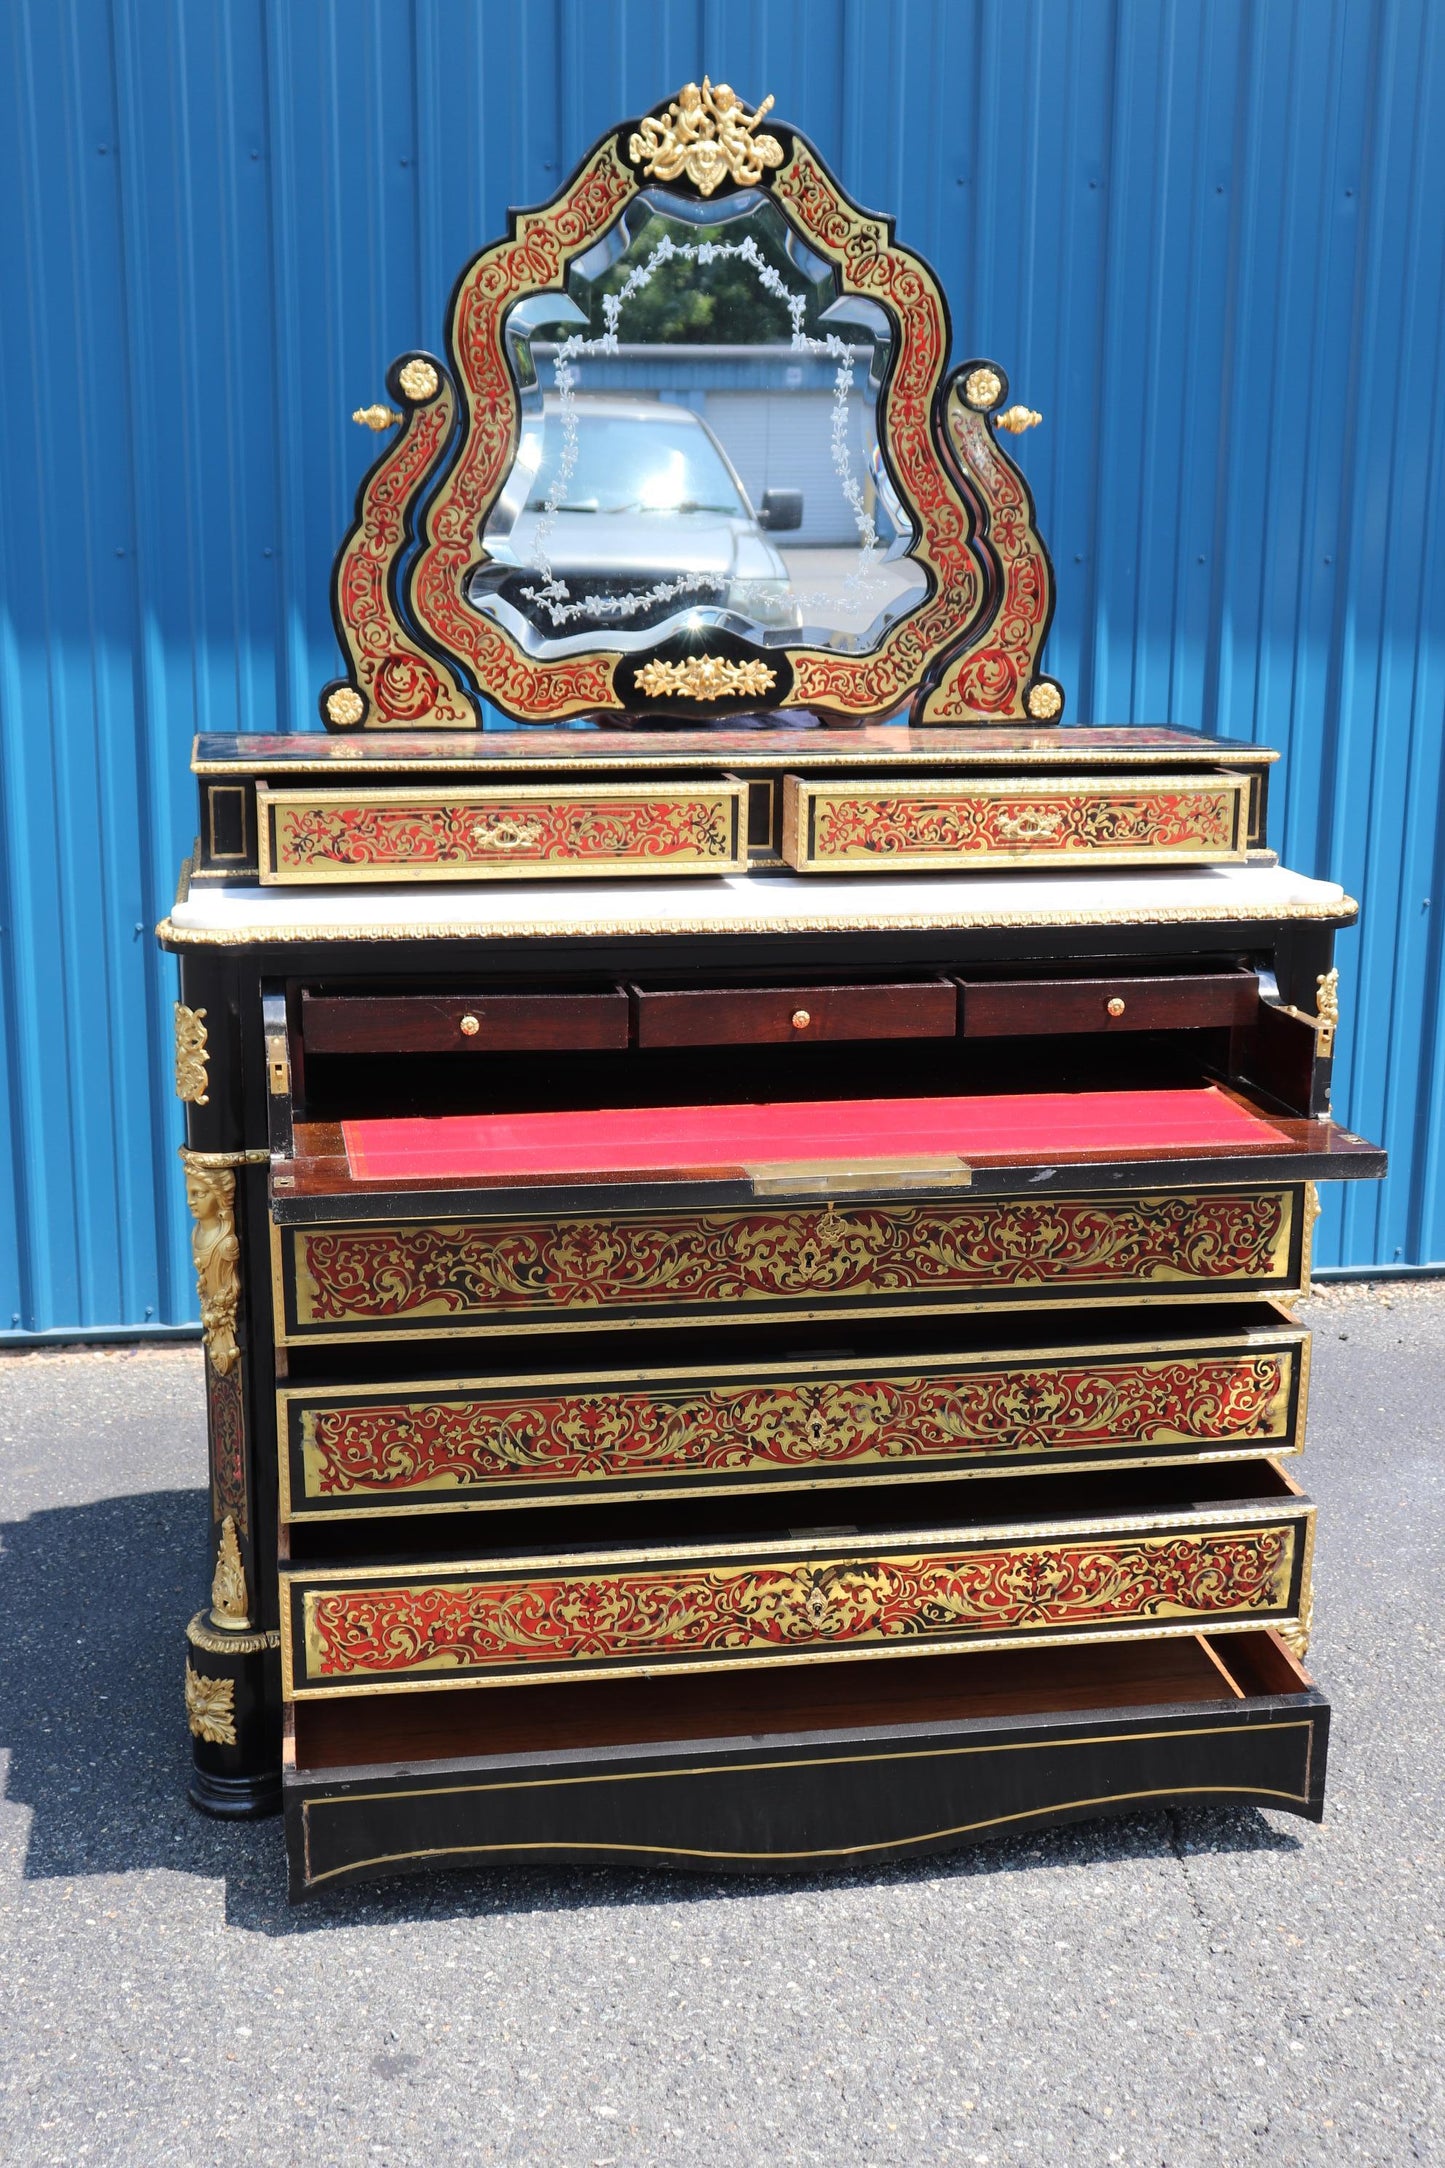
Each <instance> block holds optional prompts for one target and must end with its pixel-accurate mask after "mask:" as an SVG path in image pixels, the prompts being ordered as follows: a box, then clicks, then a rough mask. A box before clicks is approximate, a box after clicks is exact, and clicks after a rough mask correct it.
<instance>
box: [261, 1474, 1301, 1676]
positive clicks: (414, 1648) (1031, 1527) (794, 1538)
mask: <svg viewBox="0 0 1445 2168" xmlns="http://www.w3.org/2000/svg"><path fill="white" fill-rule="evenodd" d="M990 1492H991V1495H990V1496H989V1497H988V1498H987V1501H986V1507H987V1510H985V1509H984V1508H983V1507H977V1508H975V1509H974V1510H973V1511H965V1510H964V1508H963V1506H962V1504H961V1502H960V1500H961V1494H960V1492H959V1490H958V1489H957V1487H956V1486H949V1485H929V1486H919V1487H918V1488H917V1489H915V1490H909V1491H906V1492H880V1493H877V1494H876V1495H875V1494H869V1495H868V1496H867V1498H866V1499H864V1500H863V1501H861V1502H860V1501H858V1500H855V1501H854V1502H853V1507H852V1510H853V1512H854V1513H855V1515H856V1517H857V1522H858V1524H859V1525H854V1526H851V1527H844V1528H840V1527H828V1528H817V1529H808V1528H794V1529H787V1528H783V1529H780V1528H779V1526H778V1509H777V1506H776V1504H775V1503H774V1502H773V1501H771V1500H769V1499H766V1498H765V1499H762V1500H760V1501H758V1500H750V1499H746V1498H744V1499H733V1500H726V1501H724V1500H719V1501H717V1502H715V1504H714V1505H713V1506H712V1507H711V1508H710V1509H709V1510H708V1511H707V1512H706V1513H704V1512H702V1511H697V1512H695V1513H694V1514H692V1515H691V1516H689V1518H688V1519H687V1520H686V1521H685V1522H684V1521H680V1520H679V1519H678V1518H677V1517H676V1516H669V1515H665V1514H664V1515H661V1516H654V1517H651V1518H648V1519H641V1518H639V1519H637V1520H636V1521H635V1522H634V1524H633V1525H634V1526H635V1528H636V1535H635V1537H634V1539H633V1540H632V1541H630V1542H627V1543H625V1544H623V1545H621V1546H619V1547H617V1548H612V1549H607V1548H599V1549H593V1548H590V1547H580V1546H579V1547H575V1548H561V1549H559V1548H557V1547H556V1546H555V1545H553V1546H551V1547H549V1549H548V1550H547V1551H546V1552H545V1553H543V1554H540V1555H538V1554H529V1553H521V1554H518V1553H514V1552H511V1551H506V1552H500V1553H499V1552H498V1551H496V1550H495V1549H494V1550H492V1551H491V1552H490V1553H484V1554H482V1555H480V1556H479V1555H477V1554H476V1553H470V1554H468V1553H466V1552H463V1553H462V1554H461V1555H460V1556H456V1555H453V1556H452V1557H450V1558H438V1557H437V1556H435V1554H424V1555H423V1556H422V1557H420V1558H417V1559H415V1560H410V1561H408V1560H402V1561H400V1562H394V1563H386V1564H377V1563H371V1564H367V1565H346V1566H327V1565H322V1564H315V1565H312V1564H308V1563H297V1564H295V1565H291V1566H288V1567H286V1568H284V1569H283V1572H282V1578H281V1657H282V1676H283V1684H284V1689H285V1692H286V1695H287V1697H288V1699H297V1700H299V1699H305V1698H309V1697H314V1696H325V1695H333V1694H344V1693H354V1692H365V1693H376V1692H384V1691H405V1690H407V1689H409V1688H415V1687H416V1686H418V1685H422V1686H435V1685H437V1684H439V1683H448V1684H451V1685H457V1686H477V1687H484V1686H489V1685H496V1684H506V1683H508V1682H516V1681H521V1680H525V1679H534V1680H537V1681H539V1682H540V1681H541V1680H543V1679H547V1678H559V1679H560V1678H589V1677H590V1678H616V1677H621V1676H625V1675H626V1674H627V1673H628V1672H636V1671H640V1670H642V1671H664V1670H703V1671H707V1670H718V1669H720V1668H729V1669H731V1668H736V1667H738V1666H741V1665H745V1664H775V1663H784V1662H790V1661H794V1662H795V1661H799V1660H803V1661H807V1660H809V1659H812V1660H815V1661H816V1659H817V1658H818V1657H820V1656H824V1655H827V1656H850V1657H858V1656H872V1657H879V1656H887V1655H910V1654H918V1653H920V1652H926V1651H927V1650H929V1649H936V1650H938V1651H940V1652H942V1651H945V1650H950V1649H951V1650H959V1651H961V1650H965V1649H969V1648H1001V1647H1007V1646H1010V1645H1014V1644H1018V1643H1021V1642H1030V1641H1032V1642H1037V1641H1038V1640H1040V1639H1041V1638H1051V1639H1058V1640H1063V1641H1073V1640H1080V1639H1087V1638H1094V1637H1098V1636H1101V1635H1102V1636H1104V1637H1106V1638H1112V1639H1123V1638H1127V1637H1129V1636H1131V1635H1133V1634H1136V1633H1150V1634H1168V1633H1182V1632H1192V1631H1194V1630H1195V1629H1197V1628H1200V1627H1206V1626H1207V1627H1208V1628H1209V1629H1210V1630H1212V1631H1218V1630H1219V1629H1220V1628H1222V1627H1227V1626H1231V1625H1239V1626H1259V1625H1276V1626H1278V1625H1289V1626H1297V1625H1298V1623H1299V1619H1300V1615H1301V1611H1302V1609H1303V1606H1304V1603H1305V1598H1306V1596H1307V1593H1308V1586H1309V1551H1310V1542H1311V1537H1312V1531H1313V1514H1314V1508H1313V1507H1312V1505H1311V1504H1310V1502H1309V1500H1308V1499H1306V1498H1304V1497H1302V1496H1301V1494H1300V1493H1299V1491H1298V1490H1297V1489H1296V1488H1295V1487H1294V1485H1292V1484H1291V1483H1290V1482H1289V1480H1288V1478H1287V1477H1285V1476H1284V1475H1283V1473H1282V1472H1281V1471H1280V1470H1279V1469H1278V1468H1276V1467H1275V1466H1274V1465H1273V1464H1272V1463H1271V1462H1269V1461H1267V1460H1266V1461H1250V1462H1241V1463H1237V1464H1235V1465H1232V1466H1225V1467H1219V1468H1190V1469H1155V1470H1151V1471H1147V1472H1146V1471H1135V1470H1131V1471H1129V1472H1128V1473H1127V1475H1113V1476H1110V1475H1089V1476H1080V1477H1072V1478H1063V1477H1061V1478H1058V1479H1057V1480H1056V1481H1055V1482H1054V1483H1053V1484H1051V1485H1050V1486H1049V1488H1048V1490H1047V1491H1044V1492H1041V1491H1040V1489H1039V1487H1038V1486H1037V1485H1030V1484H1018V1485H1012V1484H1010V1485H1002V1484H1001V1485H998V1486H990ZM1030 1509H1031V1510H1030ZM709 1527H714V1528H716V1529H717V1530H718V1531H719V1533H718V1534H717V1535H716V1536H715V1537H714V1538H713V1539H712V1540H699V1538H698V1531H699V1530H703V1531H706V1530H707V1529H708V1528H709ZM684 1530H686V1538H685V1539H683V1540H679V1539H680V1538H681V1537H683V1531H684ZM725 1531H726V1532H725Z"/></svg>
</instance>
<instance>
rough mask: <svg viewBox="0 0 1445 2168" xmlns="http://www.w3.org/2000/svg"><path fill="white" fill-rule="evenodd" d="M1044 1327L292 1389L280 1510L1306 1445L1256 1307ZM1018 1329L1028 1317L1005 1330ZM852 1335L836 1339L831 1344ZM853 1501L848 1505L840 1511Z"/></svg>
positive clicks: (741, 1484)
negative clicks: (1169, 1320) (1173, 1318)
mask: <svg viewBox="0 0 1445 2168" xmlns="http://www.w3.org/2000/svg"><path fill="white" fill-rule="evenodd" d="M1150 1314H1151V1313H1148V1312H1144V1313H1142V1314H1141V1315H1140V1316H1139V1317H1135V1318H1130V1317H1127V1316H1126V1317H1124V1318H1122V1319H1119V1320H1115V1321H1113V1322H1112V1323H1110V1324H1106V1325H1104V1326H1102V1327H1096V1328H1095V1330H1094V1331H1093V1332H1092V1333H1089V1332H1083V1333H1081V1332H1079V1330H1078V1329H1077V1328H1075V1330H1074V1331H1073V1332H1071V1333H1070V1332H1067V1331H1066V1332H1064V1333H1063V1334H1062V1335H1060V1334H1058V1333H1057V1332H1056V1333H1054V1334H1050V1333H1049V1332H1048V1330H1047V1329H1046V1328H1044V1329H1041V1328H1040V1326H1039V1325H1038V1323H1037V1322H1035V1321H1033V1320H998V1321H996V1322H994V1323H993V1324H992V1325H991V1326H990V1325H982V1326H976V1327H975V1328H974V1330H973V1331H972V1332H971V1333H970V1332H969V1331H968V1329H967V1328H966V1327H963V1326H955V1327H954V1329H953V1331H952V1333H951V1334H950V1335H949V1336H948V1337H947V1338H945V1339H940V1336H939V1334H938V1332H937V1331H936V1330H935V1331H934V1332H931V1333H930V1332H927V1331H926V1330H925V1331H919V1330H918V1329H916V1328H915V1329H913V1330H912V1331H910V1329H909V1328H908V1327H907V1326H906V1325H894V1326H892V1327H890V1328H888V1329H887V1330H886V1331H882V1332H879V1331H876V1330H870V1328H868V1327H867V1326H863V1327H861V1328H857V1329H855V1331H854V1333H853V1334H852V1336H851V1342H852V1344H851V1345H848V1346H846V1347H843V1348H839V1347H838V1346H837V1345H836V1344H834V1345H832V1346H830V1347H828V1348H826V1349H822V1350H819V1351H817V1352H815V1353H811V1354H810V1353H808V1352H807V1350H806V1349H800V1348H799V1347H798V1345H797V1335H796V1333H795V1332H793V1333H788V1334H787V1335H786V1336H785V1344H784V1345H783V1346H782V1347H781V1348H780V1347H779V1345H778V1344H777V1343H778V1342H779V1340H780V1339H783V1338H784V1336H781V1335H778V1334H773V1335H772V1336H757V1337H755V1338H754V1339H753V1342H752V1345H751V1346H750V1347H749V1348H747V1350H746V1351H744V1350H739V1349H735V1348H733V1347H732V1346H731V1345H729V1346H728V1347H727V1349H726V1351H725V1353H726V1359H724V1360H719V1359H714V1360H713V1361H711V1362H706V1363H704V1362H701V1361H699V1360H698V1359H697V1358H696V1357H695V1358H694V1359H693V1361H692V1362H691V1363H682V1364H678V1363H676V1362H671V1361H668V1360H667V1359H666V1357H665V1355H664V1359H663V1360H661V1361H659V1360H658V1358H657V1355H656V1354H654V1355H653V1356H652V1358H651V1360H650V1361H649V1360H647V1359H646V1358H644V1359H642V1360H641V1361H640V1362H639V1360H638V1358H637V1356H636V1355H635V1354H634V1357H633V1360H632V1361H631V1363H630V1364H629V1365H628V1367H627V1368H625V1369H618V1368H616V1367H612V1365H615V1363H616V1354H615V1350H614V1351H613V1352H612V1354H611V1359H610V1364H609V1360H608V1357H607V1354H606V1353H605V1352H604V1353H603V1355H602V1356H601V1357H600V1358H599V1356H598V1355H597V1354H596V1353H595V1352H589V1353H586V1354H583V1355H581V1356H580V1357H576V1356H574V1357H573V1359H572V1361H571V1363H570V1364H569V1365H567V1366H565V1367H564V1366H560V1365H551V1364H549V1365H547V1366H546V1368H545V1369H544V1371H543V1372H542V1374H540V1375H539V1374H538V1373H537V1372H536V1371H532V1372H530V1373H528V1374H526V1375H522V1376H512V1377H508V1376H506V1375H502V1376H498V1375H496V1374H495V1373H492V1374H487V1373H485V1372H481V1371H478V1370H475V1369H474V1370H473V1371H472V1372H471V1373H470V1374H468V1373H467V1371H466V1370H465V1368H462V1369H461V1370H460V1371H458V1370H453V1372H452V1374H451V1375H450V1376H446V1375H443V1376H433V1377H424V1376H423V1377H419V1376H417V1375H416V1374H415V1372H414V1371H413V1372H411V1373H409V1374H403V1376H402V1377H400V1378H397V1379H387V1380H386V1381H384V1382H372V1383H367V1384H357V1383H354V1382H348V1383H345V1384H315V1383H290V1384H287V1385H284V1386H283V1387H281V1388H280V1390H279V1391H278V1393H277V1424H276V1427H277V1437H278V1439H279V1441H280V1450H281V1471H280V1473H281V1517H282V1519H283V1520H285V1521H291V1522H293V1523H297V1524H301V1523H315V1522H329V1521H353V1520H367V1521H375V1520H378V1519H381V1520H387V1519H390V1518H392V1517H394V1516H397V1515H402V1516H408V1517H411V1516H415V1515H417V1514H423V1513H434V1512H436V1511H437V1510H438V1509H439V1508H445V1509H447V1510H449V1511H455V1510H461V1511H472V1512H477V1511H481V1510H483V1509H488V1508H490V1509H493V1510H495V1509H497V1508H519V1507H527V1506H535V1505H541V1504H550V1505H556V1506H561V1507H573V1506H587V1507H595V1506H597V1505H605V1504H607V1503H609V1502H613V1501H618V1500H634V1499H638V1500H640V1499H644V1498H685V1497H693V1496H698V1495H717V1494H729V1493H732V1492H734V1491H743V1490H756V1489H757V1488H759V1487H766V1488H767V1489H769V1490H780V1491H795V1490H808V1491H815V1490H818V1489H820V1488H823V1487H825V1486H826V1487H828V1488H832V1489H836V1490H838V1491H839V1492H840V1495H842V1494H846V1495H851V1491H852V1488H853V1487H855V1486H857V1485H869V1486H874V1487H876V1486H877V1485H878V1484H880V1483H889V1484H895V1485H896V1484H897V1483H899V1482H902V1481H910V1480H911V1481H921V1480H924V1479H926V1478H929V1477H937V1476H941V1475H950V1476H961V1477H974V1476H978V1477H990V1478H992V1477H999V1476H1011V1475H1021V1474H1029V1475H1032V1474H1039V1475H1047V1474H1057V1473H1060V1472H1070V1471H1074V1470H1077V1469H1081V1468H1091V1467H1104V1468H1114V1467H1123V1466H1136V1467H1137V1466H1146V1467H1152V1466H1158V1465H1161V1464H1166V1463H1169V1462H1176V1461H1177V1462H1185V1461H1193V1460H1239V1459H1244V1458H1247V1457H1250V1456H1252V1455H1257V1454H1259V1453H1270V1454H1276V1455H1278V1454H1293V1453H1297V1452H1298V1451H1299V1449H1300V1446H1301V1444H1302V1441H1303V1435H1304V1416H1305V1399H1306V1391H1305V1383H1306V1373H1307V1371H1308V1366H1309V1336H1308V1334H1307V1333H1306V1332H1305V1330H1304V1328H1303V1327H1302V1326H1300V1325H1296V1324H1294V1323H1293V1322H1292V1321H1290V1320H1289V1319H1288V1317H1287V1316H1285V1315H1283V1314H1281V1313H1280V1312H1278V1311H1275V1310H1273V1309H1271V1308H1268V1307H1265V1306H1261V1308H1260V1310H1259V1311H1257V1312H1243V1313H1239V1314H1237V1315H1236V1313H1232V1312H1229V1311H1226V1312H1225V1313H1224V1315H1223V1316H1222V1317H1221V1316H1219V1315H1217V1314H1215V1313H1213V1312H1200V1313H1189V1314H1187V1315H1186V1316H1185V1317H1184V1318H1183V1319H1181V1320H1179V1321H1178V1322H1177V1323H1176V1324H1175V1325H1174V1327H1173V1329H1163V1330H1161V1328H1160V1327H1159V1326H1158V1325H1156V1324H1150V1323H1149V1322H1147V1319H1148V1318H1149V1316H1150ZM1010 1328H1012V1329H1010ZM832 1337H833V1340H834V1342H835V1343H836V1339H837V1335H836V1334H835V1335H833V1336H832ZM840 1510H842V1508H840Z"/></svg>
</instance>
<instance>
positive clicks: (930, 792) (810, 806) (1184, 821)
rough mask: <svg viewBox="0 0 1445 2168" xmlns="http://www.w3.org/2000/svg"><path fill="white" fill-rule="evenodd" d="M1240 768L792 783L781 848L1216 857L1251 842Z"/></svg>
mask: <svg viewBox="0 0 1445 2168" xmlns="http://www.w3.org/2000/svg"><path fill="white" fill-rule="evenodd" d="M1248 801H1249V784H1248V781H1247V779H1246V778H1245V777H1243V776H1239V775H1226V774H1223V773H1219V774H1200V775H1149V776H1141V775H1131V776H1124V775H1112V776H1111V775H1066V776H1054V777H1049V778H1041V779H1037V780H1032V779H1031V780H1027V781H1024V780H1020V779H1019V778H1017V777H1012V778H1003V779H998V780H994V779H992V778H988V777H978V776H970V777H968V778H967V779H966V780H964V779H958V780H953V781H949V780H943V781H938V780H935V779H933V778H922V777H919V778H898V779H895V780H893V781H891V782H872V781H861V780H860V781H849V782H835V781H818V782H810V781H807V780H805V779H804V778H802V777H800V776H794V775H790V776H788V777H787V778H786V779H785V781H784V785H783V846H782V849H783V857H784V858H785V859H786V861H787V863H788V864H789V865H790V866H791V867H793V869H794V870H795V871H796V872H798V873H899V872H902V873H907V872H928V871H948V872H952V873H958V872H964V871H967V870H968V869H969V868H970V867H978V868H980V869H983V870H991V869H993V868H995V867H1000V866H1022V865H1036V864H1041V863H1047V862H1049V861H1050V860H1056V861H1057V860H1065V861H1068V862H1071V863H1072V862H1074V861H1076V860H1080V859H1083V860H1087V861H1088V863H1089V864H1090V865H1094V866H1158V865H1172V866H1218V865H1228V864H1232V863H1235V862H1237V861H1240V860H1242V859H1243V858H1244V857H1245V855H1246V850H1247V845H1248V810H1249V805H1248Z"/></svg>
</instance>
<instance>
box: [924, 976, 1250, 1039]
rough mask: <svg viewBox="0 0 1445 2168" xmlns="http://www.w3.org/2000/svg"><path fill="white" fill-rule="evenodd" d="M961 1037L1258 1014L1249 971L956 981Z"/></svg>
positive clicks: (1148, 1026) (1175, 1027)
mask: <svg viewBox="0 0 1445 2168" xmlns="http://www.w3.org/2000/svg"><path fill="white" fill-rule="evenodd" d="M958 988H959V994H960V997H961V1000H962V1003H963V1013H962V1025H961V1028H962V1032H963V1036H964V1038H966V1039H1005V1038H1012V1037H1013V1036H1014V1035H1015V1034H1017V1035H1018V1036H1020V1037H1024V1036H1028V1035H1029V1034H1038V1033H1043V1032H1047V1033H1049V1034H1051V1035H1056V1034H1060V1033H1064V1032H1068V1033H1070V1034H1076V1033H1079V1032H1091V1031H1191V1030H1193V1031H1200V1030H1209V1029H1214V1030H1219V1029H1226V1030H1227V1029H1230V1028H1232V1027H1233V1026H1235V1025H1238V1024H1250V1023H1252V1022H1253V1021H1254V1018H1255V1016H1256V1015H1257V1013H1258V1009H1259V980H1258V978H1257V977H1256V975H1255V973H1254V972H1253V971H1246V970H1244V969H1243V968H1241V969H1239V970H1237V971H1178V972H1173V973H1170V974H1165V975H1161V976H1159V977H1146V976H1145V975H1143V974H1142V973H1139V974H1133V973H1126V972H1121V973H1119V974H1118V975H1117V976H1115V977H1113V978H1097V979H1084V978H1050V979H1040V978H1033V979H960V980H959V982H958Z"/></svg>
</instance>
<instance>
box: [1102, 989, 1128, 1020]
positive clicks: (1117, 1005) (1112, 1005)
mask: <svg viewBox="0 0 1445 2168" xmlns="http://www.w3.org/2000/svg"><path fill="white" fill-rule="evenodd" d="M1104 1006H1105V1007H1106V1008H1107V1009H1108V1011H1109V1014H1110V1015H1111V1016H1122V1015H1123V1013H1124V997H1123V995H1122V994H1115V996H1114V998H1113V1000H1112V1001H1108V1002H1106V1003H1105V1004H1104Z"/></svg>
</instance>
